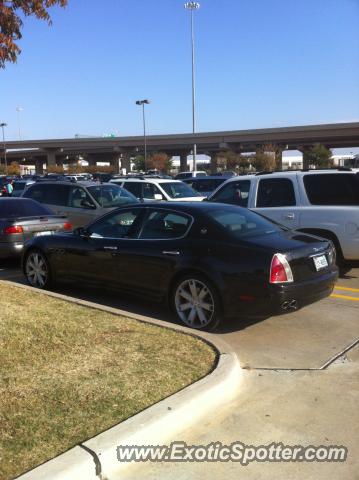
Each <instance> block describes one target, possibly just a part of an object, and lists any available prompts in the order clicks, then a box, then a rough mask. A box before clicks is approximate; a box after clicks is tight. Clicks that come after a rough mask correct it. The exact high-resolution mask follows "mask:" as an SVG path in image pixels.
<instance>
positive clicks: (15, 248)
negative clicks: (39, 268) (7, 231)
mask: <svg viewBox="0 0 359 480" xmlns="http://www.w3.org/2000/svg"><path fill="white" fill-rule="evenodd" d="M23 249H24V244H23V242H11V243H5V242H1V243H0V258H17V257H21V255H22V252H23Z"/></svg>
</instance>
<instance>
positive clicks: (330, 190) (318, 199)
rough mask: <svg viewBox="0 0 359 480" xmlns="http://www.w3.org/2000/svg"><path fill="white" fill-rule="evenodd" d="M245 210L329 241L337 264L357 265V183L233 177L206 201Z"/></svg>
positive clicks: (292, 176) (321, 174) (320, 174)
mask: <svg viewBox="0 0 359 480" xmlns="http://www.w3.org/2000/svg"><path fill="white" fill-rule="evenodd" d="M209 201H211V202H222V203H223V202H224V203H230V204H234V205H239V206H241V207H248V208H250V209H252V210H253V211H256V212H258V213H261V214H263V215H265V216H266V217H268V218H271V219H273V220H275V221H277V222H279V223H282V224H284V225H286V226H287V227H289V228H291V229H296V230H299V231H301V232H305V233H311V234H314V235H319V236H321V237H324V238H327V239H329V240H331V241H332V242H333V243H334V245H335V248H336V251H337V257H338V261H339V263H340V262H342V261H343V260H357V259H359V208H358V207H359V177H358V176H357V175H355V174H354V173H352V172H348V171H339V170H314V171H297V172H290V171H284V172H273V173H268V174H257V175H246V176H240V177H234V178H231V179H229V180H227V181H226V182H225V183H223V184H222V185H221V186H220V187H219V188H218V189H217V190H216V191H215V192H213V194H212V195H211V196H210V197H209Z"/></svg>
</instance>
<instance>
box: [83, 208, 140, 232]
mask: <svg viewBox="0 0 359 480" xmlns="http://www.w3.org/2000/svg"><path fill="white" fill-rule="evenodd" d="M141 211H142V210H140V209H139V208H138V209H133V210H126V211H122V212H120V213H114V214H112V215H107V216H106V217H105V218H103V219H101V220H99V221H98V222H96V223H94V224H93V225H91V227H90V228H89V233H90V234H91V237H93V238H104V237H107V238H131V235H132V233H133V231H134V223H135V221H136V219H137V218H139V216H140V214H141Z"/></svg>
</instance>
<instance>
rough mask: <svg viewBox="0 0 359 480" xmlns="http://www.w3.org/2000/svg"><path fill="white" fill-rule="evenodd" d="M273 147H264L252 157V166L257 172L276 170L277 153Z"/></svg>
mask: <svg viewBox="0 0 359 480" xmlns="http://www.w3.org/2000/svg"><path fill="white" fill-rule="evenodd" d="M273 150H274V148H273V146H272V145H264V146H263V147H261V148H260V149H258V150H257V151H256V153H255V155H253V156H251V164H252V165H253V166H254V168H255V169H256V170H257V172H263V171H265V172H272V171H273V170H275V169H276V152H275V151H273Z"/></svg>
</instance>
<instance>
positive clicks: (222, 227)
mask: <svg viewBox="0 0 359 480" xmlns="http://www.w3.org/2000/svg"><path fill="white" fill-rule="evenodd" d="M23 271H24V273H25V275H26V278H27V280H28V282H29V283H30V284H31V285H33V286H36V287H40V288H48V287H50V285H51V283H52V282H54V281H66V282H77V283H81V284H85V283H86V284H90V285H93V286H96V287H98V288H102V287H104V286H107V287H110V288H114V289H121V290H123V291H125V292H129V293H131V294H139V295H142V296H145V297H147V298H150V299H151V300H156V301H163V300H167V301H168V302H169V304H170V305H171V306H172V308H173V310H174V311H175V312H176V314H177V317H178V318H179V319H180V321H182V322H183V323H184V324H185V325H187V326H190V327H193V328H197V329H213V328H214V327H216V326H217V325H218V323H219V322H220V321H221V320H222V319H223V318H225V317H234V316H238V315H242V314H246V315H248V314H265V313H274V312H283V311H290V310H296V309H297V308H299V307H300V306H302V305H305V304H308V303H311V302H314V301H316V300H319V299H321V298H324V297H326V296H328V295H329V294H330V293H331V292H332V290H333V287H334V284H335V281H336V279H337V268H336V266H335V253H334V249H333V246H332V244H331V242H330V241H327V240H323V239H321V238H319V237H315V236H312V235H305V234H303V233H297V232H294V231H290V230H288V229H286V228H285V227H282V226H281V225H278V224H276V223H273V222H271V221H269V220H267V219H265V218H264V217H262V216H260V215H258V214H257V213H254V212H251V211H249V210H247V209H244V208H240V207H236V206H231V205H224V204H220V203H218V204H214V203H207V202H203V203H197V202H196V203H194V202H193V203H180V202H179V203H176V204H175V205H174V204H169V203H168V204H167V203H161V204H160V205H159V204H158V203H156V204H150V203H147V204H142V205H131V206H127V207H122V208H119V209H116V210H113V211H112V212H110V213H108V214H106V215H104V216H103V217H101V218H99V219H98V220H96V221H95V222H93V223H91V224H90V225H88V226H87V228H79V229H76V230H75V231H74V232H73V233H68V234H58V235H52V236H47V237H37V238H34V239H33V240H31V241H30V242H29V243H28V244H27V245H26V250H25V252H24V256H23Z"/></svg>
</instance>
